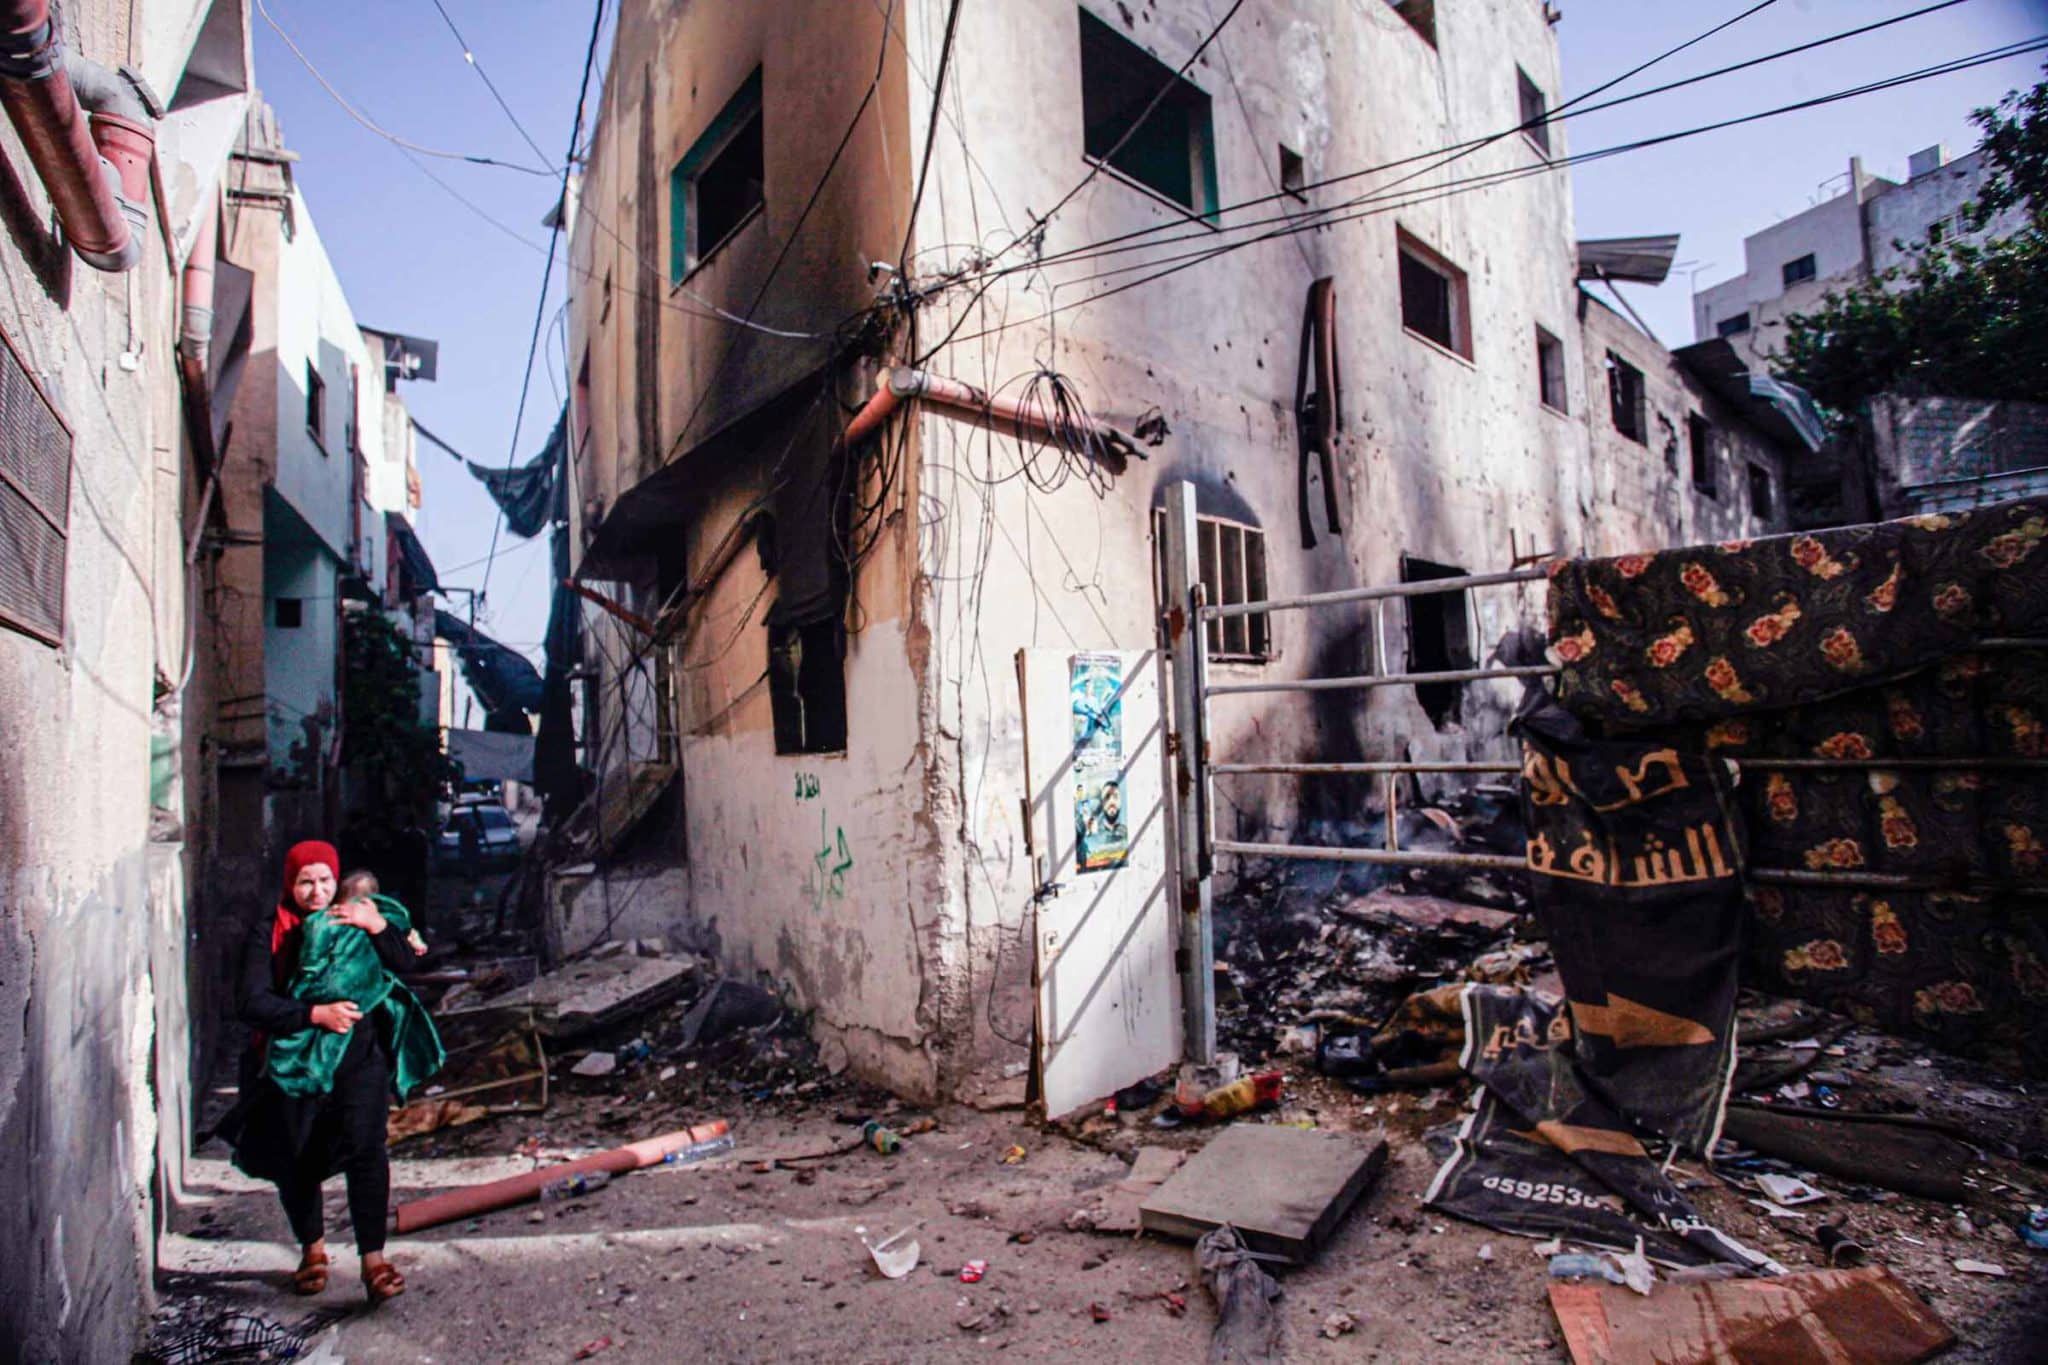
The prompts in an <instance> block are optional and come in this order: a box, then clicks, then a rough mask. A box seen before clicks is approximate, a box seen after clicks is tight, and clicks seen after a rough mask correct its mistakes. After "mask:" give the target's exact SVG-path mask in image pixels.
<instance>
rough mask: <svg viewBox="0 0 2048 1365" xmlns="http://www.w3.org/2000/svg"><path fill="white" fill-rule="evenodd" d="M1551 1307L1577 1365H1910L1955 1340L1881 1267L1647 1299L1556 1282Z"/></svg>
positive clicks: (1699, 1287)
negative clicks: (1796, 1364) (1790, 1363)
mask: <svg viewBox="0 0 2048 1365" xmlns="http://www.w3.org/2000/svg"><path fill="white" fill-rule="evenodd" d="M1550 1305H1551V1308H1552V1309H1553V1310H1554V1311H1555V1312H1556V1313H1557V1321H1558V1325H1559V1326H1560V1327H1561V1328H1562V1329H1563V1332H1564V1339H1565V1344H1566V1346H1568V1347H1569V1348H1570V1350H1571V1353H1572V1360H1573V1361H1574V1362H1576V1365H1623V1362H1628V1361H1638V1360H1655V1361H1660V1362H1663V1365H1695V1363H1697V1365H1709V1362H1720V1361H1729V1360H1759V1361H1760V1360H1831V1361H1840V1362H1843V1365H1910V1362H1913V1361H1919V1360H1925V1359H1927V1358H1928V1357H1929V1356H1932V1355H1934V1354H1935V1353H1937V1352H1939V1351H1942V1350H1945V1349H1946V1348H1947V1347H1948V1346H1949V1345H1950V1344H1951V1343H1953V1342H1954V1341H1955V1334H1954V1333H1953V1332H1951V1331H1950V1330H1949V1329H1948V1326H1947V1324H1945V1323H1943V1322H1942V1320H1941V1319H1940V1318H1938V1317H1936V1316H1935V1314H1934V1310H1933V1309H1931V1308H1929V1307H1928V1306H1927V1305H1926V1304H1924V1303H1922V1302H1921V1301H1920V1299H1919V1298H1918V1297H1917V1296H1916V1295H1915V1294H1914V1293H1913V1291H1912V1290H1910V1289H1908V1288H1906V1287H1905V1286H1904V1285H1902V1284H1900V1283H1899V1282H1898V1281H1897V1280H1895V1279H1893V1278H1892V1276H1891V1274H1890V1273H1889V1272H1888V1271H1886V1270H1884V1269H1882V1268H1881V1267H1877V1266H1866V1267H1863V1268H1860V1269H1856V1270H1808V1271H1795V1272H1794V1273H1792V1274H1789V1275H1781V1276H1778V1277H1776V1278H1774V1279H1753V1280H1740V1279H1738V1280H1716V1281H1712V1282H1709V1283H1705V1284H1685V1285H1676V1284H1667V1285H1660V1286H1658V1287H1657V1289H1656V1290H1654V1291H1653V1292H1652V1293H1651V1294H1649V1295H1648V1296H1647V1297H1644V1296H1639V1295H1637V1294H1633V1293H1631V1292H1629V1291H1628V1290H1626V1289H1623V1288H1621V1287H1619V1286H1617V1285H1608V1284H1592V1283H1583V1284H1578V1283H1567V1282H1565V1281H1561V1280H1559V1281H1553V1282H1552V1283H1551V1286H1550Z"/></svg>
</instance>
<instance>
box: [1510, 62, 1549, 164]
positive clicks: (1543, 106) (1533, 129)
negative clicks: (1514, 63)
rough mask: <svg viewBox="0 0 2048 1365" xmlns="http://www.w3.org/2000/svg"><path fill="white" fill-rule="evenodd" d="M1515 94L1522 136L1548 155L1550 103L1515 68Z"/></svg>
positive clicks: (1537, 88)
mask: <svg viewBox="0 0 2048 1365" xmlns="http://www.w3.org/2000/svg"><path fill="white" fill-rule="evenodd" d="M1515 92H1516V95H1517V97H1518V99H1519V101H1520V104H1521V110H1522V135H1523V136H1524V137H1526V138H1528V139H1529V141H1531V142H1533V143H1535V144H1536V150H1537V151H1539V152H1541V153H1543V155H1544V156H1546V157H1547V156H1549V155H1550V122H1549V119H1550V101H1549V99H1547V98H1546V97H1545V96H1544V94H1543V91H1542V89H1541V88H1540V87H1539V86H1538V85H1537V84H1536V82H1534V81H1532V80H1530V79H1529V73H1528V72H1526V71H1524V70H1522V68H1521V67H1519V66H1518V67H1516V68H1515Z"/></svg>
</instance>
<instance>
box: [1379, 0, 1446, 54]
mask: <svg viewBox="0 0 2048 1365" xmlns="http://www.w3.org/2000/svg"><path fill="white" fill-rule="evenodd" d="M1387 5H1388V7H1389V8H1390V9H1392V10H1393V11H1394V13H1396V14H1398V15H1400V16H1401V17H1402V18H1403V19H1406V20H1407V21H1408V26H1409V27H1410V28H1412V29H1414V30H1415V31H1416V32H1417V33H1419V34H1421V35H1422V38H1423V41H1424V42H1426V43H1428V44H1429V45H1430V46H1431V47H1435V46H1436V0H1387Z"/></svg>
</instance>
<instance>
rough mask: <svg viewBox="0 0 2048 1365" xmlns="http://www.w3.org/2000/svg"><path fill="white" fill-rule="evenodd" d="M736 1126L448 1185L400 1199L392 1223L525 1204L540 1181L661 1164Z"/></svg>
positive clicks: (414, 1227) (410, 1224)
mask: <svg viewBox="0 0 2048 1365" xmlns="http://www.w3.org/2000/svg"><path fill="white" fill-rule="evenodd" d="M731 1130H732V1125H731V1124H729V1123H727V1122H726V1121H725V1120H724V1119H720V1120H718V1121H717V1122H715V1123H700V1124H698V1125H697V1126H696V1127H695V1128H684V1129H680V1130H678V1131H677V1132H673V1133H663V1134H662V1135H661V1136H660V1137H651V1138H642V1139H641V1140H640V1141H638V1142H629V1143H627V1144H626V1145H625V1146H623V1147H616V1148H614V1149H612V1150H611V1151H609V1152H599V1153H598V1154H597V1155H595V1156H586V1157H583V1158H581V1159H579V1160H576V1161H564V1162H562V1163H560V1164H559V1165H555V1166H542V1167H539V1168H537V1169H535V1170H531V1171H528V1172H526V1173H525V1174H524V1175H508V1176H506V1177H505V1178H504V1179H503V1180H492V1181H489V1182H487V1183H485V1184H482V1185H465V1186H464V1187H463V1188H461V1189H459V1190H448V1191H446V1192H444V1193H442V1194H430V1195H428V1196H427V1197H426V1198H425V1199H415V1200H412V1201H411V1202H410V1203H405V1204H400V1205H399V1206H398V1209H397V1216H396V1220H395V1223H394V1226H395V1228H396V1230H397V1231H399V1232H400V1233H407V1232H418V1231H419V1230H420V1229H422V1228H431V1227H438V1226H439V1225H441V1224H442V1223H452V1222H454V1221H455V1220H456V1219H458V1218H474V1217H475V1216H476V1215H478V1214H480V1213H490V1212H493V1211H494V1210H497V1209H503V1208H510V1207H511V1206H512V1205H514V1204H523V1203H525V1202H526V1201H527V1200H529V1199H537V1198H539V1197H540V1191H541V1187H542V1186H543V1185H548V1184H552V1183H553V1182H555V1181H557V1180H560V1179H562V1178H563V1177H565V1176H572V1175H582V1174H585V1173H586V1172H590V1171H604V1172H607V1173H608V1174H611V1175H621V1174H624V1173H625V1172H627V1171H637V1170H639V1169H641V1168H642V1167H644V1166H659V1165H660V1164H661V1163H662V1162H663V1161H665V1160H667V1159H668V1158H669V1156H670V1155H672V1154H673V1153H676V1152H680V1151H682V1150H683V1149H684V1148H685V1147H688V1146H690V1145H692V1144H693V1143H698V1142H709V1141H710V1140H711V1139H712V1138H715V1137H723V1136H724V1135H725V1134H726V1133H728V1132H730V1131H731Z"/></svg>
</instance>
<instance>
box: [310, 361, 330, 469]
mask: <svg viewBox="0 0 2048 1365" xmlns="http://www.w3.org/2000/svg"><path fill="white" fill-rule="evenodd" d="M306 430H307V431H309V432H311V433H312V435H313V439H314V440H315V441H317V442H318V443H319V444H320V446H321V448H322V449H325V448H326V445H327V381H326V380H324V379H322V378H321V377H320V371H319V370H318V369H317V368H316V367H315V366H314V364H313V362H312V361H310V360H309V361H307V362H306Z"/></svg>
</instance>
